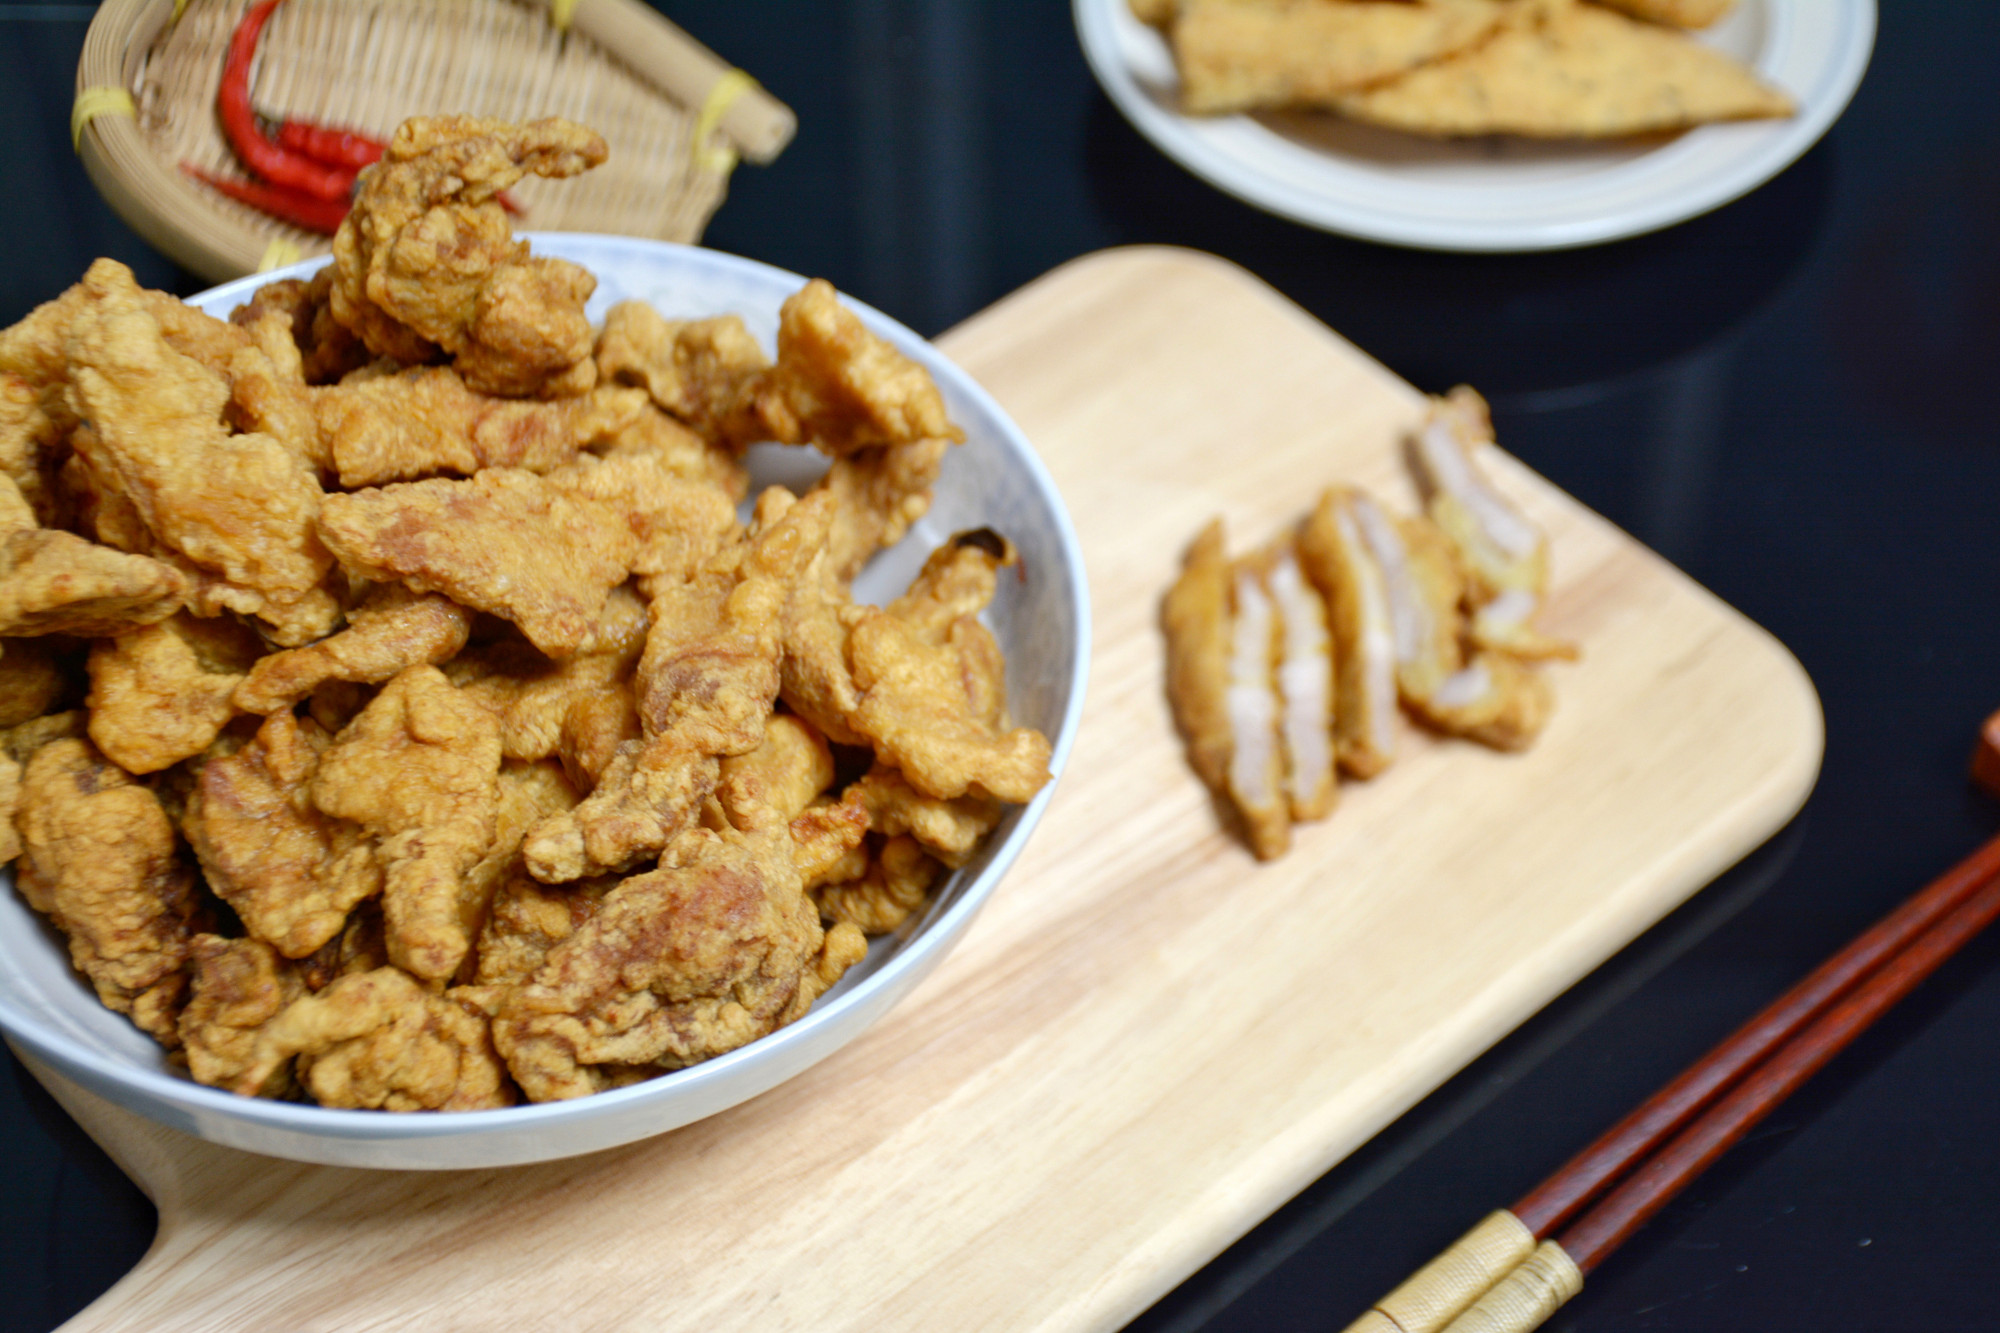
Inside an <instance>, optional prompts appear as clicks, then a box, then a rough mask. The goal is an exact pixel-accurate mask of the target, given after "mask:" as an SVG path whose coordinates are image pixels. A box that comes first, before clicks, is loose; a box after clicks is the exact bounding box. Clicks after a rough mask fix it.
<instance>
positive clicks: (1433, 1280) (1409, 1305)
mask: <svg viewBox="0 0 2000 1333" xmlns="http://www.w3.org/2000/svg"><path fill="white" fill-rule="evenodd" d="M1534 1249H1535V1237H1534V1233H1532V1232H1530V1231H1529V1230H1528V1228H1526V1227H1525V1226H1523V1225H1521V1221H1520V1219H1519V1218H1517V1217H1515V1216H1514V1215H1513V1214H1512V1213H1510V1212H1508V1211H1507V1210H1506V1209H1504V1208H1502V1209H1500V1210H1499V1211H1498V1212H1495V1213H1491V1214H1489V1215H1488V1216H1487V1217H1486V1218H1485V1219H1484V1220H1483V1221H1481V1222H1480V1223H1479V1225H1478V1226H1475V1227H1474V1228H1472V1230H1470V1231H1468V1232H1466V1233H1465V1234H1464V1235H1463V1236H1460V1237H1459V1238H1458V1239H1457V1240H1455V1241H1453V1242H1452V1243H1451V1245H1450V1246H1449V1247H1448V1248H1447V1249H1446V1250H1445V1251H1444V1252H1443V1253H1442V1254H1440V1255H1438V1257H1437V1258H1435V1259H1433V1260H1431V1261H1430V1262H1429V1263H1427V1264H1425V1265H1424V1266H1423V1267H1422V1268H1419V1269H1418V1270H1417V1271H1416V1272H1414V1273H1412V1274H1410V1276H1409V1277H1408V1278H1406V1279H1404V1281H1403V1284H1402V1285H1401V1286H1399V1287H1397V1288H1396V1289H1395V1290H1394V1291H1392V1292H1390V1293H1389V1294H1388V1295H1387V1296H1384V1297H1383V1298H1382V1299H1381V1300H1379V1301H1377V1302H1375V1307H1374V1308H1373V1309H1372V1310H1370V1311H1369V1312H1368V1313H1367V1314H1365V1315H1363V1316H1361V1318H1359V1319H1357V1320H1355V1321H1354V1322H1353V1323H1351V1324H1349V1325H1348V1326H1347V1329H1346V1331H1345V1333H1389V1331H1390V1330H1400V1333H1438V1331H1439V1330H1440V1329H1442V1328H1444V1326H1445V1325H1447V1324H1449V1323H1450V1322H1451V1321H1452V1320H1453V1319H1454V1318H1456V1317H1457V1316H1458V1314H1459V1313H1460V1312H1461V1311H1463V1310H1464V1309H1465V1308H1466V1307H1467V1306H1469V1305H1471V1304H1472V1303H1473V1302H1474V1301H1476V1300H1478V1299H1479V1298H1480V1297H1481V1296H1482V1295H1484V1294H1485V1293H1486V1291H1487V1290H1488V1289H1489V1288H1490V1287H1492V1286H1493V1284H1494V1283H1496V1282H1498V1281H1500V1279H1502V1278H1503V1277H1505V1276H1507V1274H1508V1273H1510V1272H1512V1271H1513V1270H1514V1269H1515V1268H1516V1267H1517V1266H1518V1265H1519V1264H1520V1263H1521V1262H1522V1261H1523V1260H1524V1259H1526V1258H1527V1257H1528V1256H1529V1255H1530V1254H1532V1253H1534Z"/></svg>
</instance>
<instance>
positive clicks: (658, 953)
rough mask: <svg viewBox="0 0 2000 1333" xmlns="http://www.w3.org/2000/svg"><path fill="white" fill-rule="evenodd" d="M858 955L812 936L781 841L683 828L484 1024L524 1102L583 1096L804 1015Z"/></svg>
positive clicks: (730, 1046)
mask: <svg viewBox="0 0 2000 1333" xmlns="http://www.w3.org/2000/svg"><path fill="white" fill-rule="evenodd" d="M865 952H866V947H865V944H864V943H863V941H862V939H861V936H860V932H859V931H856V930H853V929H852V928H851V927H850V928H848V929H847V930H845V931H843V930H841V929H839V928H836V930H835V931H833V932H831V933H822V931H821V929H820V924H819V913H818V912H817V911H816V910H815V909H814V907H813V906H812V903H811V901H810V900H809V899H808V898H807V897H806V895H805V893H804V891H803V889H802V887H801V885H800V880H799V875H798V870H797V867H796V865H795V864H794V862H793V858H792V852H791V839H790V837H789V836H788V835H787V834H786V833H785V832H784V831H783V830H782V829H774V830H770V831H767V832H764V833H758V834H739V833H734V832H729V833H715V832H711V831H709V830H706V829H693V830H690V831H688V832H687V833H684V834H682V835H681V836H680V837H679V838H677V839H676V840H675V842H674V843H673V845H672V847H671V848H670V849H669V851H668V854H667V855H666V856H665V857H664V858H663V859H662V862H661V867H660V869H658V870H656V871H653V872H651V873H650V874H645V875H638V876H634V877H633V878H631V879H628V880H626V881H624V882H623V883H621V884H620V885H619V886H618V887H617V888H616V889H614V890H612V892H611V893H610V894H609V895H608V896H607V897H606V898H605V900H604V902H603V904H602V905H601V906H600V907H599V908H598V910H597V912H596V914H595V915H594V916H592V917H591V918H590V920H588V921H586V922H585V923H584V924H583V925H582V926H581V927H580V928H579V929H577V930H576V932H575V933H574V934H572V935H571V936H569V938H567V939H565V940H563V941H562V942H561V943H559V944H557V945H556V946H555V947H554V948H552V949H551V950H550V951H549V954H548V959H547V961H546V962H545V963H544V964H543V965H542V966H541V967H540V968H539V969H538V970H537V971H536V972H535V973H534V975H533V976H532V977H531V978H530V979H529V980H528V981H527V982H526V983H525V984H523V985H521V986H520V987H519V988H518V989H516V990H514V991H512V992H511V993H510V994H509V995H508V996H507V997H506V1000H505V1001H504V1003H503V1007H502V1008H501V1010H500V1012H499V1014H498V1016H497V1017H496V1018H495V1019H494V1021H493V1039H494V1044H495V1045H496V1046H497V1047H498V1048H499V1050H500V1053H501V1054H502V1055H503V1056H504V1057H505V1058H506V1060H507V1067H508V1068H509V1069H510V1070H511V1071H512V1072H513V1075H514V1077H515V1079H516V1080H517V1081H518V1082H519V1083H520V1085H521V1088H522V1090H523V1091H524V1092H526V1093H527V1095H528V1097H529V1098H530V1099H531V1100H534V1101H549V1100H554V1099H557V1098H564V1097H579V1096H583V1095H585V1094H587V1093H590V1092H594V1091H597V1090H598V1089H599V1088H601V1087H604V1086H606V1085H607V1081H608V1079H610V1078H611V1077H612V1074H611V1071H610V1070H608V1069H607V1068H606V1067H607V1066H608V1067H612V1069H615V1068H617V1067H626V1068H629V1067H631V1066H645V1065H651V1066H657V1067H659V1068H662V1069H678V1068H681V1067H683V1066H685V1065H690V1064H694V1063H696V1062H698V1061H701V1060H706V1059H709V1058H711V1057H713V1056H716V1055H720V1054H722V1053H723V1052H725V1051H731V1050H734V1049H735V1048H736V1047H738V1046H741V1045H743V1044H744V1043H745V1042H748V1041H752V1040H755V1039H756V1038H757V1037H760V1036H763V1035H764V1034H765V1033H767V1032H770V1031H773V1030H774V1029H776V1028H778V1027H781V1026H783V1025H784V1024H786V1023H789V1022H791V1021H792V1020H794V1019H796V1018H798V1017H800V1016H801V1015H803V1014H804V1013H805V1011H806V1010H807V1009H808V1008H809V1007H810V1006H811V1004H812V1002H813V1000H815V999H817V998H818V997H819V995H820V994H821V993H823V992H824V991H825V990H826V989H827V988H828V987H830V986H831V985H833V983H834V982H835V981H837V980H839V978H840V976H841V974H842V973H843V972H845V971H846V969H847V968H848V967H849V966H851V965H852V964H853V963H854V962H856V961H858V960H859V959H860V957H861V956H862V955H863V954H864V953H865Z"/></svg>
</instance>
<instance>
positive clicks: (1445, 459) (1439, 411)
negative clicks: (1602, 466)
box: [1408, 384, 1576, 658]
mask: <svg viewBox="0 0 2000 1333" xmlns="http://www.w3.org/2000/svg"><path fill="white" fill-rule="evenodd" d="M1492 442H1493V419H1492V417H1491V415H1490V414H1489V413H1488V411H1487V408H1486V400H1485V399H1483V398H1481V397H1480V396H1479V395H1478V394H1477V393H1476V392H1474V391H1473V390H1472V389H1470V388H1468V387H1466V386H1465V385H1462V384H1461V385H1459V386H1458V387H1457V388H1455V389H1453V390H1452V391H1451V392H1450V393H1449V394H1446V395H1445V396H1444V397H1442V398H1433V399H1431V410H1430V414H1429V416H1428V417H1427V418H1426V419H1425V421H1424V424H1423V426H1422V427H1421V428H1420V429H1419V430H1418V431H1417V432H1416V434H1415V435H1414V436H1412V438H1411V439H1410V441H1409V449H1408V453H1409V459H1410V464H1411V468H1412V470H1413V471H1414V472H1415V474H1416V478H1417V485H1418V488H1419V489H1420V490H1421V491H1422V492H1423V494H1424V498H1425V505H1426V508H1427V510H1428V512H1429V513H1430V516H1431V519H1432V520H1433V521H1434V522H1435V523H1436V524H1437V526H1438V528H1439V530H1440V531H1442V532H1443V533H1444V535H1445V537H1446V539H1447V540H1448V541H1449V542H1450V544H1451V547H1452V550H1453V551H1454V552H1455V553H1456V556H1457V560H1458V563H1459V565H1460V566H1461V567H1462V568H1463V569H1464V570H1465V573H1466V579H1467V582H1468V584H1469V587H1468V589H1467V597H1466V600H1467V602H1468V603H1469V604H1470V607H1471V611H1472V623H1471V627H1470V630H1469V637H1470V638H1471V640H1472V642H1473V643H1474V644H1476V645H1478V646H1480V647H1483V648H1492V649H1496V650H1499V651H1502V652H1507V653H1511V654H1513V655H1514V656H1516V657H1525V658H1550V657H1562V658H1574V657H1575V656H1576V646H1575V645H1574V644H1570V643H1566V642H1563V641H1562V640H1560V639H1554V638H1550V637H1549V636H1548V635H1545V634H1543V633H1542V632H1541V631H1539V630H1537V629H1536V628H1535V627H1534V624H1533V618H1534V615H1535V613H1536V612H1537V611H1539V610H1540V609H1541V604H1542V597H1543V594H1544V593H1545V592H1546V591H1547V589H1548V578H1549V551H1548V545H1549V544H1548V538H1547V537H1546V536H1544V535H1543V533H1542V531H1541V529H1540V528H1538V527H1536V526H1535V523H1534V520H1532V519H1530V518H1529V517H1528V516H1527V515H1526V514H1524V513H1522V512H1521V510H1520V508H1519V507H1518V506H1516V505H1515V504H1514V503H1513V502H1512V501H1511V500H1509V499H1508V498H1507V497H1506V496H1505V495H1503V494H1501V492H1500V491H1499V489H1498V488H1496V487H1495V486H1494V485H1493V482H1492V480H1491V479H1490V478H1488V477H1487V475H1486V474H1485V472H1484V471H1482V470H1481V469H1480V467H1479V465H1478V464H1477V463H1476V462H1474V461H1473V455H1474V453H1475V452H1476V451H1477V450H1478V449H1479V448H1480V447H1481V446H1483V445H1491V444H1492Z"/></svg>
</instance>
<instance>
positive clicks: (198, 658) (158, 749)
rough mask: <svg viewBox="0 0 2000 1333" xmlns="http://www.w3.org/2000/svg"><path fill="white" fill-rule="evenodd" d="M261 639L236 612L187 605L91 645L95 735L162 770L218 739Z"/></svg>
mask: <svg viewBox="0 0 2000 1333" xmlns="http://www.w3.org/2000/svg"><path fill="white" fill-rule="evenodd" d="M262 648H263V645H262V644H261V643H260V642H259V641H258V639H257V636H256V635H255V634H253V633H251V632H250V631H249V630H247V629H245V628H244V627H243V626H241V625H239V624H237V623H236V622H234V621H232V620H227V619H224V620H197V619H195V618H194V617H193V616H190V615H188V614H186V613H185V612H183V613H182V614H180V615H177V616H174V617H173V618H172V619H169V620H163V621H161V622H160V623H159V624H157V625H148V626H145V627H143V628H140V629H136V630H133V631H132V632H131V633H129V634H121V635H119V636H118V637H117V638H115V639H101V640H99V641H98V643H97V644H96V645H95V646H94V647H92V648H91V650H90V696H89V698H88V699H86V700H85V702H86V703H87V704H88V705H89V708H90V738H91V740H93V741H95V742H96V743H97V748H98V749H100V750H102V751H103V752H104V754H105V756H106V757H107V758H108V759H110V760H111V762H113V763H114V764H117V765H118V766H119V767H120V768H122V769H124V770H125V771H126V772H128V773H157V772H159V771H160V770H161V769H163V768H169V767H171V766H172V765H174V764H177V763H179V762H180V761H181V760H183V759H192V758H193V757H194V756H195V755H198V754H200V753H201V752H202V751H203V750H206V749H207V748H208V747H209V746H210V745H213V744H214V743H215V738H216V737H217V736H220V735H221V734H222V729H223V728H224V727H225V726H227V725H229V719H230V718H232V717H234V716H235V715H236V708H235V706H234V705H233V704H232V703H231V702H230V696H231V695H232V694H233V693H234V692H235V690H236V687H237V684H238V683H239V682H240V681H242V679H243V673H244V672H245V671H246V670H248V669H249V667H250V664H251V663H252V662H254V661H256V660H257V654H258V653H259V652H260V651H262Z"/></svg>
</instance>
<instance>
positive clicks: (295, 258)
mask: <svg viewBox="0 0 2000 1333" xmlns="http://www.w3.org/2000/svg"><path fill="white" fill-rule="evenodd" d="M304 258H305V255H304V254H303V253H302V252H301V251H300V250H299V247H298V246H296V245H293V244H292V243H291V242H290V241H288V240H285V239H284V238H283V237H281V236H274V237H272V238H271V243H270V244H269V245H267V246H265V247H264V253H263V256H262V257H261V258H259V259H258V260H257V271H258V272H259V273H269V272H270V271H271V270H272V269H274V268H283V267H285V265H287V264H296V263H298V262H299V261H300V260H301V259H304Z"/></svg>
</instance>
